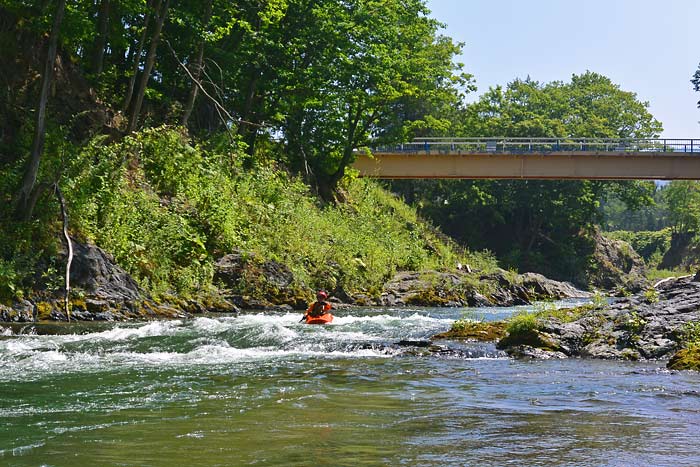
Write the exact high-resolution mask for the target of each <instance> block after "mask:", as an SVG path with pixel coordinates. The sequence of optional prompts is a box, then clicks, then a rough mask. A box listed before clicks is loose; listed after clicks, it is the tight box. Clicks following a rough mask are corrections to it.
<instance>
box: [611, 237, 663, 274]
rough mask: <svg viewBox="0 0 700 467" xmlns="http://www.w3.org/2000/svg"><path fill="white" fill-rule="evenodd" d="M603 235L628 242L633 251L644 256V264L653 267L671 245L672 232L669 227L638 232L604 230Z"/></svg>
mask: <svg viewBox="0 0 700 467" xmlns="http://www.w3.org/2000/svg"><path fill="white" fill-rule="evenodd" d="M604 235H605V236H606V237H608V238H611V239H613V240H622V241H625V242H627V243H629V244H630V245H631V246H632V248H634V251H636V252H637V253H639V255H640V256H641V257H642V258H644V260H645V262H646V264H647V265H648V266H650V267H652V268H653V267H656V266H657V265H658V264H659V262H660V261H661V257H662V256H663V254H664V253H665V252H666V251H667V250H668V249H669V247H670V246H671V235H672V232H671V229H670V228H665V229H662V230H658V231H639V232H630V231H624V230H619V231H615V232H606V233H605V234H604Z"/></svg>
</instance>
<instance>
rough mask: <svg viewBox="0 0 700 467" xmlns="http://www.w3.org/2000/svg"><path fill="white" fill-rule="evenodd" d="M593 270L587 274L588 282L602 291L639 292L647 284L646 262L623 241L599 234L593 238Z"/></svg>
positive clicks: (596, 233)
mask: <svg viewBox="0 0 700 467" xmlns="http://www.w3.org/2000/svg"><path fill="white" fill-rule="evenodd" d="M593 241H594V244H595V249H594V252H593V261H594V265H595V266H594V268H593V269H592V270H591V271H589V272H588V282H589V283H590V284H591V285H592V286H593V287H596V288H599V289H603V290H615V289H618V290H622V289H624V290H625V291H629V292H639V291H640V290H642V289H643V288H644V287H646V285H647V284H648V281H647V280H646V278H645V275H644V269H645V265H644V260H643V259H642V258H641V257H640V256H639V255H638V254H637V252H635V251H634V249H633V248H632V247H631V246H630V245H629V244H628V243H627V242H623V241H622V240H612V239H609V238H607V237H605V236H603V235H602V234H601V233H600V232H598V231H596V232H595V234H594V236H593Z"/></svg>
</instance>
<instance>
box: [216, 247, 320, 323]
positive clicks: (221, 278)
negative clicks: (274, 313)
mask: <svg viewBox="0 0 700 467" xmlns="http://www.w3.org/2000/svg"><path fill="white" fill-rule="evenodd" d="M214 281H215V282H217V283H218V284H219V285H220V286H221V287H222V288H223V289H224V290H225V296H226V297H227V298H228V299H229V300H231V301H232V302H234V303H235V304H236V305H238V306H240V307H241V308H247V309H269V308H275V307H276V306H280V305H282V306H287V307H290V308H293V309H297V310H303V309H306V307H307V306H308V301H309V299H310V298H311V297H313V291H312V290H311V289H310V288H309V287H307V286H305V285H304V284H301V283H300V282H299V281H298V280H297V279H296V278H295V277H294V274H293V273H292V271H290V270H289V268H288V267H287V266H286V265H284V264H282V263H279V262H277V261H272V260H263V259H261V258H259V257H258V256H257V255H255V254H253V253H244V252H241V251H236V252H233V253H230V254H227V255H225V256H223V257H221V258H219V260H218V261H217V262H216V264H215V272H214Z"/></svg>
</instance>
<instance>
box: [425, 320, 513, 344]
mask: <svg viewBox="0 0 700 467" xmlns="http://www.w3.org/2000/svg"><path fill="white" fill-rule="evenodd" d="M505 334H506V323H504V322H503V321H496V322H491V323H485V322H481V321H469V320H458V321H455V323H454V324H453V325H452V328H451V329H450V330H449V331H447V332H443V333H441V334H437V335H435V336H433V339H460V340H473V341H480V342H491V341H497V340H499V339H501V338H503V337H504V336H505Z"/></svg>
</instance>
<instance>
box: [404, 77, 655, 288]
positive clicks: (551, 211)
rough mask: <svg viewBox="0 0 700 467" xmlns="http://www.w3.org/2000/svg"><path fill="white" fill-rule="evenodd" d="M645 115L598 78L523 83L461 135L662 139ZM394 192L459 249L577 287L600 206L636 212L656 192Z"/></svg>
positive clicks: (496, 95)
mask: <svg viewBox="0 0 700 467" xmlns="http://www.w3.org/2000/svg"><path fill="white" fill-rule="evenodd" d="M647 109H648V104H647V103H645V102H641V101H639V100H638V99H637V96H636V95H635V94H634V93H631V92H627V91H623V90H621V89H620V87H619V86H618V85H616V84H614V83H612V81H611V80H610V79H609V78H606V77H604V76H602V75H599V74H596V73H592V72H586V73H584V74H582V75H573V76H572V78H571V81H570V82H568V83H564V82H559V81H555V82H552V83H545V84H542V83H539V82H537V81H532V80H529V79H528V80H524V81H523V80H515V81H513V82H511V83H509V84H508V86H506V87H505V88H501V87H496V88H492V89H490V90H489V91H488V92H487V93H486V94H484V95H483V96H481V98H479V100H477V101H476V102H475V103H473V104H471V105H469V106H468V107H467V109H466V111H465V113H464V115H463V121H462V123H461V128H462V131H463V132H464V134H462V135H461V136H488V135H494V136H511V137H559V138H569V137H589V138H628V137H629V138H634V137H653V136H657V135H658V134H659V133H660V131H661V124H660V123H659V122H658V121H657V120H655V119H654V118H653V117H652V115H651V114H650V113H649V112H648V110H647ZM392 189H394V190H395V191H397V192H398V193H400V194H402V195H403V196H404V198H405V199H406V200H407V201H408V202H410V203H414V204H416V205H418V206H419V207H420V210H421V213H423V214H424V215H425V216H427V217H428V218H429V219H431V220H432V221H433V222H434V223H435V224H437V225H439V226H440V227H441V228H442V229H443V230H444V231H445V232H446V233H448V234H449V235H451V236H453V237H455V238H457V239H458V240H459V241H460V242H462V243H464V244H468V245H470V246H471V247H472V248H477V249H488V250H490V251H493V252H494V253H495V254H496V255H497V256H498V257H499V258H501V259H502V262H503V264H504V266H505V267H509V268H510V267H513V268H517V269H519V270H529V271H536V272H541V273H543V274H545V275H548V276H550V277H554V278H558V279H565V280H574V281H577V282H579V283H581V282H585V280H582V279H581V278H580V277H579V276H580V271H582V270H585V269H586V267H587V263H588V258H589V257H590V255H591V254H592V244H591V242H590V240H589V239H588V238H586V236H587V235H586V234H587V232H588V230H589V229H590V228H591V227H592V225H593V224H594V223H596V222H597V221H598V220H599V216H600V212H599V206H600V203H601V201H603V200H605V199H607V198H610V197H613V196H614V197H615V198H616V199H619V200H622V202H624V203H625V204H626V205H627V206H629V207H630V208H635V209H636V208H637V207H639V206H645V205H648V204H650V203H652V202H653V198H652V196H653V194H654V192H655V188H654V184H653V183H651V182H601V181H494V180H477V181H472V180H464V181H454V180H440V181H419V182H413V181H399V182H394V183H392ZM474 219H478V222H474Z"/></svg>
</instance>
